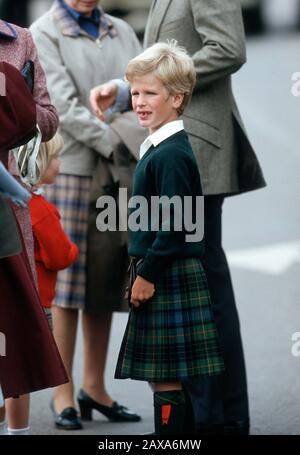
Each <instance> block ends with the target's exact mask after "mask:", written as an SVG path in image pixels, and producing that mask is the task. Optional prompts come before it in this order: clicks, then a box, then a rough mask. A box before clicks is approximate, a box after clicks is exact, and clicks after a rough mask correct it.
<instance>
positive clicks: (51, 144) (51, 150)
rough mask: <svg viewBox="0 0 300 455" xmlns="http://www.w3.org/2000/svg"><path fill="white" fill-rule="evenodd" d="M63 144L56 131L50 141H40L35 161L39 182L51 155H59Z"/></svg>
mask: <svg viewBox="0 0 300 455" xmlns="http://www.w3.org/2000/svg"><path fill="white" fill-rule="evenodd" d="M63 146H64V141H63V138H62V137H61V135H60V134H59V133H56V134H55V136H54V137H53V138H52V139H51V140H50V141H48V142H42V143H41V146H40V149H39V153H38V156H37V158H36V163H37V166H38V168H39V171H40V178H39V183H40V182H41V181H42V180H43V177H44V175H45V172H46V171H47V168H48V166H49V163H50V161H51V160H52V158H53V157H55V156H57V155H59V153H60V152H61V150H62V148H63Z"/></svg>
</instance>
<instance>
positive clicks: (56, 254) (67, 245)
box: [29, 194, 78, 308]
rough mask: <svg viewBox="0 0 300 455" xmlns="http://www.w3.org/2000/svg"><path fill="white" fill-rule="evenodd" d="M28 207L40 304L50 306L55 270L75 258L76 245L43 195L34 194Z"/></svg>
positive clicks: (55, 275) (70, 262) (76, 254)
mask: <svg viewBox="0 0 300 455" xmlns="http://www.w3.org/2000/svg"><path fill="white" fill-rule="evenodd" d="M29 209H30V215H31V222H32V230H33V236H34V256H35V263H36V270H37V276H38V286H39V293H40V298H41V302H42V305H43V307H45V308H50V307H51V302H52V300H53V299H54V296H55V286H56V278H57V271H58V270H63V269H66V268H67V267H69V266H70V265H71V264H73V262H75V261H76V259H77V257H78V248H77V246H76V245H75V244H74V243H73V242H71V241H70V239H69V238H68V237H67V235H66V233H65V232H64V230H63V228H62V225H61V223H60V215H59V213H58V210H57V208H56V207H55V206H54V205H53V204H51V203H50V202H48V201H47V200H46V199H45V198H44V197H43V196H41V195H36V194H33V195H32V198H31V200H30V202H29Z"/></svg>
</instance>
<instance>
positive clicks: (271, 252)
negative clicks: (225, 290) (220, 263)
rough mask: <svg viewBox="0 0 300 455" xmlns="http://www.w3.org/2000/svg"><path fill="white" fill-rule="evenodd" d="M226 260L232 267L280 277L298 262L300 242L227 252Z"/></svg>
mask: <svg viewBox="0 0 300 455" xmlns="http://www.w3.org/2000/svg"><path fill="white" fill-rule="evenodd" d="M227 259H228V262H229V264H230V266H232V267H238V268H242V269H247V270H252V271H258V272H262V273H266V274H269V275H281V274H283V273H285V272H286V271H287V270H288V269H289V268H290V267H291V266H292V265H293V264H294V263H297V262H300V241H296V242H286V243H277V244H274V245H268V246H261V247H256V248H246V249H242V250H235V251H229V252H228V253H227Z"/></svg>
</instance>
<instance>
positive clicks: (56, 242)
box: [33, 212, 78, 270]
mask: <svg viewBox="0 0 300 455" xmlns="http://www.w3.org/2000/svg"><path fill="white" fill-rule="evenodd" d="M33 234H34V238H35V241H36V242H37V243H38V245H39V249H40V256H41V259H42V262H43V263H44V265H45V267H46V268H47V269H49V270H63V269H66V268H67V267H69V266H70V265H71V264H73V262H75V261H76V259H77V257H78V247H77V246H76V245H75V243H73V242H71V240H70V239H69V238H68V237H67V235H66V233H65V232H64V230H63V228H62V225H61V223H60V220H59V217H58V215H57V214H55V213H50V212H49V214H48V216H45V217H43V218H42V219H41V220H40V221H38V222H37V223H35V224H34V226H33Z"/></svg>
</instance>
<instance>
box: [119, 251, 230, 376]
mask: <svg viewBox="0 0 300 455" xmlns="http://www.w3.org/2000/svg"><path fill="white" fill-rule="evenodd" d="M223 370H224V364H223V358H222V354H221V352H220V345H219V339H218V334H217V330H216V325H215V322H214V316H213V312H212V307H211V301H210V296H209V291H208V285H207V280H206V276H205V272H204V270H203V266H202V264H201V261H200V260H199V259H197V258H188V259H178V260H175V261H173V262H172V264H171V265H170V267H169V268H168V269H167V270H166V271H165V272H164V274H163V275H162V276H161V278H160V279H159V280H158V282H157V283H156V285H155V294H154V296H153V297H152V298H151V299H150V300H148V301H147V302H146V303H144V304H142V305H141V306H140V307H138V308H134V307H132V308H131V310H130V313H129V318H128V323H127V327H126V330H125V334H124V337H123V341H122V344H121V348H120V353H119V358H118V362H117V367H116V372H115V377H116V378H118V379H126V378H131V379H135V380H143V381H150V382H167V381H168V382H169V381H178V380H179V381H183V380H186V379H188V378H191V377H195V376H200V375H215V374H219V373H221V372H222V371H223Z"/></svg>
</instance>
